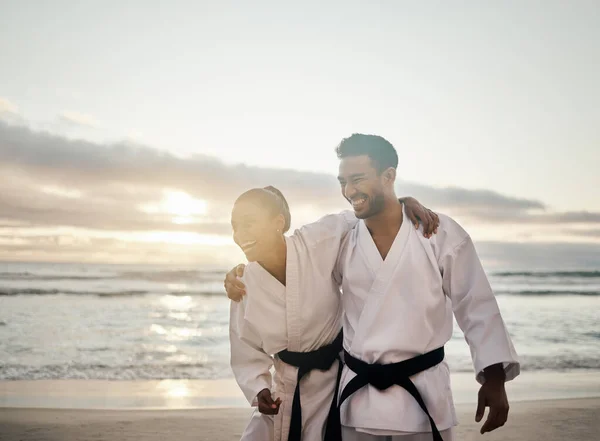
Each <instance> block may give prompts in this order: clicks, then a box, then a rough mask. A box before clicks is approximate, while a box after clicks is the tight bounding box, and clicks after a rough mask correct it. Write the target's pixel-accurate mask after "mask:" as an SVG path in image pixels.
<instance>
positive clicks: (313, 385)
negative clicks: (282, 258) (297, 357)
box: [230, 211, 357, 441]
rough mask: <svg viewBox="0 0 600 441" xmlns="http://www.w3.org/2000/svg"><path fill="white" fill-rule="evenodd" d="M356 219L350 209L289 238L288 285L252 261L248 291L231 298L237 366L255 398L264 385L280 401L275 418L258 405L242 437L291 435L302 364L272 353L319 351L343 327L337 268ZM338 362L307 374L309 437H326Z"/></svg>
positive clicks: (255, 440) (265, 440)
mask: <svg viewBox="0 0 600 441" xmlns="http://www.w3.org/2000/svg"><path fill="white" fill-rule="evenodd" d="M356 223H357V219H356V217H355V216H354V213H352V212H351V211H345V212H342V213H340V214H337V215H328V216H325V217H323V218H322V219H320V220H319V221H317V222H315V223H313V224H309V225H305V226H304V227H302V228H300V229H299V230H296V231H295V232H294V234H293V235H292V236H289V237H286V244H287V263H286V286H283V285H282V284H281V283H280V282H279V281H278V280H277V279H275V278H274V277H273V276H271V274H269V273H268V272H267V271H266V270H265V269H264V268H263V267H261V266H260V265H259V264H258V263H256V262H252V263H249V264H248V265H247V266H246V269H245V271H244V276H243V278H242V281H243V283H244V284H245V285H246V292H247V295H246V296H244V298H243V300H242V301H241V302H239V303H235V302H231V316H230V342H231V367H232V370H233V373H234V375H235V378H236V381H237V382H238V384H239V386H240V388H241V389H242V391H243V392H244V395H245V396H246V398H247V399H248V401H249V402H250V403H251V404H252V405H256V395H257V393H258V392H260V391H261V390H263V389H265V388H267V389H269V390H271V391H272V395H273V399H276V398H277V397H279V398H281V400H282V403H281V406H280V408H279V413H278V414H277V415H275V416H274V417H272V416H265V415H262V414H260V413H259V412H258V409H256V410H255V412H254V415H253V416H252V419H251V421H250V423H249V425H248V427H247V428H246V431H245V432H244V436H243V437H242V440H247V441H250V440H252V441H269V440H275V441H280V440H287V437H288V432H289V426H290V420H291V410H292V399H293V396H294V389H295V387H296V379H297V373H298V369H297V368H296V367H293V366H290V365H288V364H286V363H283V362H282V361H281V360H279V358H278V357H277V356H273V355H274V354H277V353H278V352H279V351H282V350H284V349H287V350H289V351H293V352H309V351H314V350H316V349H318V348H320V347H322V346H324V345H326V344H329V343H331V342H332V341H333V340H334V339H335V338H336V337H337V335H338V334H339V332H340V330H341V327H342V322H341V318H342V306H341V301H340V292H339V284H338V283H336V281H335V280H334V278H333V275H332V273H333V269H334V267H335V263H336V259H337V257H338V253H339V249H340V245H341V242H342V240H343V238H344V237H345V236H346V235H347V233H348V232H349V231H350V229H351V228H352V227H353V226H355V225H356ZM273 365H274V378H271V373H270V371H269V369H270V368H271V366H273ZM338 367H339V364H338V363H334V364H333V365H332V366H331V368H330V369H329V370H328V371H325V372H322V371H318V370H314V371H312V372H310V373H309V374H307V375H306V376H304V377H303V379H302V382H301V385H300V396H301V404H302V425H303V432H302V433H303V438H302V439H303V440H306V441H318V440H322V439H323V435H324V430H325V422H326V420H327V416H328V413H329V408H330V405H331V402H332V399H333V394H334V391H335V383H336V378H337V372H338Z"/></svg>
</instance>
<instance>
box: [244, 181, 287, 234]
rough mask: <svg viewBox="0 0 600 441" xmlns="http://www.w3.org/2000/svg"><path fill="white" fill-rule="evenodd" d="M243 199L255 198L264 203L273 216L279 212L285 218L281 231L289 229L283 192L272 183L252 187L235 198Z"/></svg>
mask: <svg viewBox="0 0 600 441" xmlns="http://www.w3.org/2000/svg"><path fill="white" fill-rule="evenodd" d="M244 199H257V200H258V201H259V202H260V203H261V204H264V205H265V206H266V207H268V208H269V210H270V211H271V213H272V214H273V216H277V215H278V214H281V215H282V216H283V218H284V220H285V223H284V226H283V233H285V232H287V231H288V230H289V229H290V223H291V221H292V216H291V214H290V207H289V206H288V203H287V201H286V200H285V197H284V196H283V193H281V192H280V191H279V190H278V189H276V188H275V187H273V186H272V185H269V186H267V187H264V188H253V189H251V190H248V191H246V192H244V193H242V194H241V195H240V197H238V198H237V200H236V203H237V202H239V201H241V200H244Z"/></svg>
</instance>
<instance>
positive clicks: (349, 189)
mask: <svg viewBox="0 0 600 441" xmlns="http://www.w3.org/2000/svg"><path fill="white" fill-rule="evenodd" d="M383 179H384V177H383V175H382V174H380V173H378V172H377V169H376V168H375V167H374V165H373V162H372V161H371V158H369V157H368V156H367V155H363V156H349V157H346V158H342V160H341V161H340V169H339V175H338V181H339V182H340V186H341V189H342V195H343V196H344V197H345V198H346V200H347V201H348V202H350V204H352V208H353V209H354V214H355V215H356V217H357V218H359V219H366V218H368V217H371V216H374V215H376V214H378V213H379V212H381V210H383V207H384V205H385V197H384V194H385V187H384V183H383Z"/></svg>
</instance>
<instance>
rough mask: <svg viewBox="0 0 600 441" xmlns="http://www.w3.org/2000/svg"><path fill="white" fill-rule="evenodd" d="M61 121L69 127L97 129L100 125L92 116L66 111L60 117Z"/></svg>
mask: <svg viewBox="0 0 600 441" xmlns="http://www.w3.org/2000/svg"><path fill="white" fill-rule="evenodd" d="M58 117H59V119H60V121H62V122H65V123H67V124H69V125H74V126H82V127H88V128H93V129H97V128H99V127H100V124H99V122H98V120H96V118H94V117H93V116H90V115H86V114H83V113H79V112H70V111H65V112H62V113H61V114H60V115H58Z"/></svg>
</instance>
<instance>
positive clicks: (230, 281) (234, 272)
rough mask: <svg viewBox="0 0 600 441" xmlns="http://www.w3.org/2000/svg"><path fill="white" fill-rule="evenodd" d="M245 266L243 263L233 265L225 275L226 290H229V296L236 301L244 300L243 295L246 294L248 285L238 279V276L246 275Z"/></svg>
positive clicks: (224, 284)
mask: <svg viewBox="0 0 600 441" xmlns="http://www.w3.org/2000/svg"><path fill="white" fill-rule="evenodd" d="M245 267H246V265H244V264H243V263H240V264H239V265H238V266H235V267H233V268H232V269H231V271H229V272H228V273H227V275H226V276H225V281H224V282H223V286H224V287H225V291H227V297H229V298H230V299H231V300H233V301H234V302H239V301H240V300H242V297H243V296H244V295H246V285H244V284H243V283H242V282H241V281H240V280H238V277H242V276H243V275H244V268H245Z"/></svg>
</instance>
